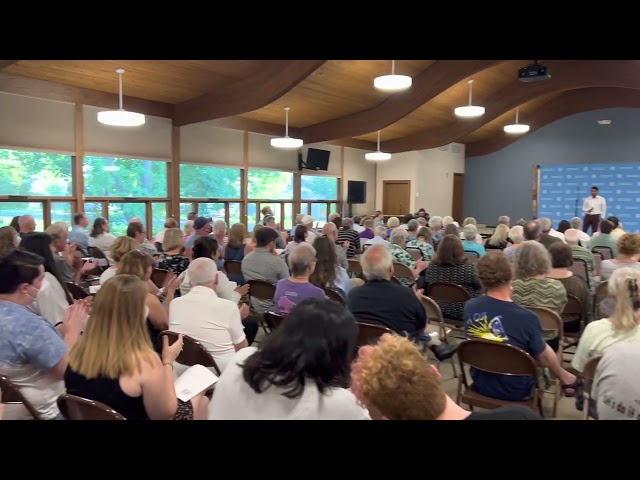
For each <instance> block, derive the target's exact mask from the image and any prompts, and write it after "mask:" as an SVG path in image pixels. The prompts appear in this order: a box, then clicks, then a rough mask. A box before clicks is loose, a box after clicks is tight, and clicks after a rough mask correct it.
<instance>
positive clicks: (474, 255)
mask: <svg viewBox="0 0 640 480" xmlns="http://www.w3.org/2000/svg"><path fill="white" fill-rule="evenodd" d="M464 254H465V256H466V257H467V258H469V257H475V258H480V254H479V253H478V252H474V251H471V250H465V251H464Z"/></svg>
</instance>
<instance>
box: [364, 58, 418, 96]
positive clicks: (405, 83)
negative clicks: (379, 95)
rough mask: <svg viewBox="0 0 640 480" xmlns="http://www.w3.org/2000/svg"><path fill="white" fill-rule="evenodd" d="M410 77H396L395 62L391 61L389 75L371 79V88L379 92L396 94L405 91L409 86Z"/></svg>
mask: <svg viewBox="0 0 640 480" xmlns="http://www.w3.org/2000/svg"><path fill="white" fill-rule="evenodd" d="M411 83H412V80H411V77H409V76H407V75H396V61H395V60H391V75H382V76H381V77H376V78H374V79H373V86H374V87H376V88H377V89H379V90H385V91H387V92H397V91H399V90H405V89H407V88H409V87H410V86H411Z"/></svg>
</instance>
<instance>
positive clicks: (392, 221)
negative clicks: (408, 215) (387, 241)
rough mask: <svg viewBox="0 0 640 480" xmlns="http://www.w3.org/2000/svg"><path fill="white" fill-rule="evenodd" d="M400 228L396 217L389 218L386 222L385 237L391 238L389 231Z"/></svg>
mask: <svg viewBox="0 0 640 480" xmlns="http://www.w3.org/2000/svg"><path fill="white" fill-rule="evenodd" d="M399 226H400V219H398V217H389V220H387V237H390V236H391V231H392V230H393V229H394V228H398V227H399Z"/></svg>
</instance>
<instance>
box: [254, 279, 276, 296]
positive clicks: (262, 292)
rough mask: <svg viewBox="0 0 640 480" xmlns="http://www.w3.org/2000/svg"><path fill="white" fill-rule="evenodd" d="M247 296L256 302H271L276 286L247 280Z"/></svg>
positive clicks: (260, 281) (263, 281)
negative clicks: (255, 299)
mask: <svg viewBox="0 0 640 480" xmlns="http://www.w3.org/2000/svg"><path fill="white" fill-rule="evenodd" d="M247 283H248V284H249V295H250V296H251V297H253V298H257V299H258V300H273V296H274V295H275V293H276V286H275V285H274V284H273V283H270V282H267V281H265V280H249V281H248V282H247Z"/></svg>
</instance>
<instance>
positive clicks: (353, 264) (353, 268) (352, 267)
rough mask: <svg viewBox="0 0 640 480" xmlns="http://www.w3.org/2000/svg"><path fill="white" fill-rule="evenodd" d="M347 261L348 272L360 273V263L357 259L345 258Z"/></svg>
mask: <svg viewBox="0 0 640 480" xmlns="http://www.w3.org/2000/svg"><path fill="white" fill-rule="evenodd" d="M347 263H348V268H347V272H349V273H350V274H352V275H358V274H360V273H362V265H360V261H359V260H356V259H355V258H350V259H348V260H347Z"/></svg>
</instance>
